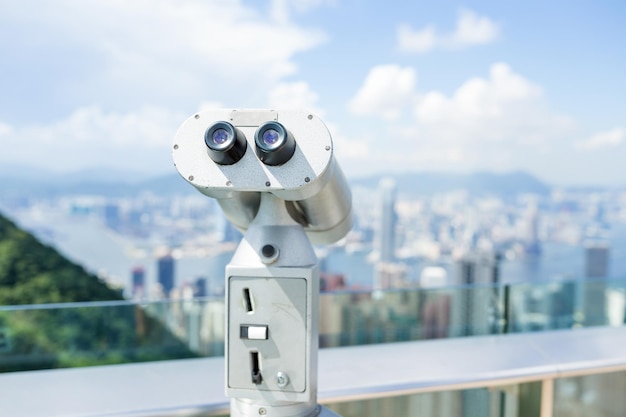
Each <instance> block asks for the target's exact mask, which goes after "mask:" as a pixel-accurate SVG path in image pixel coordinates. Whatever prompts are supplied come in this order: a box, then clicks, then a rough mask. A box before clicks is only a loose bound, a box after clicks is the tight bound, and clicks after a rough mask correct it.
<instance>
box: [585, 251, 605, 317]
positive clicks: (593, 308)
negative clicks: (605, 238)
mask: <svg viewBox="0 0 626 417" xmlns="http://www.w3.org/2000/svg"><path fill="white" fill-rule="evenodd" d="M608 276H609V245H608V244H606V243H601V242H593V243H588V244H587V245H585V277H586V278H596V279H590V280H587V281H586V282H585V285H584V287H583V288H584V289H583V291H584V297H583V298H584V306H585V307H584V318H585V321H584V323H585V325H586V326H602V325H605V324H607V312H606V305H607V301H606V298H607V293H606V282H605V280H603V279H598V278H607V277H608Z"/></svg>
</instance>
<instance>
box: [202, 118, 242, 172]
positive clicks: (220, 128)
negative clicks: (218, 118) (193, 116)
mask: <svg viewBox="0 0 626 417" xmlns="http://www.w3.org/2000/svg"><path fill="white" fill-rule="evenodd" d="M204 143H205V144H206V146H207V147H208V148H209V149H208V152H209V156H210V157H211V159H212V160H213V161H214V162H215V163H217V164H220V165H232V164H234V163H235V162H237V161H239V160H240V159H241V158H242V157H243V155H244V154H245V153H246V148H247V141H246V138H245V137H244V135H243V133H241V132H240V131H239V130H237V129H236V128H235V127H233V125H231V124H230V123H228V122H217V123H214V124H213V125H212V126H211V127H209V128H208V129H207V130H206V132H205V133H204Z"/></svg>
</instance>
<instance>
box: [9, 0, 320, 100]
mask: <svg viewBox="0 0 626 417" xmlns="http://www.w3.org/2000/svg"><path fill="white" fill-rule="evenodd" d="M3 4H4V3H3ZM3 22H6V23H7V25H3ZM8 23H10V25H9V24H8ZM2 26H5V27H9V28H11V27H21V28H26V27H28V28H31V27H32V28H37V30H36V31H33V32H32V34H31V33H29V35H27V36H25V37H24V38H20V45H21V46H22V47H23V48H24V49H26V50H28V51H29V53H31V52H34V53H33V54H32V56H33V57H35V58H36V57H38V56H41V57H42V58H41V59H42V62H41V64H40V65H41V66H42V67H45V62H43V60H45V59H46V58H45V57H46V56H49V52H48V51H54V52H55V55H57V56H58V59H59V60H60V62H65V60H67V59H69V60H70V61H71V62H72V66H71V67H69V70H72V68H74V67H76V68H81V69H80V73H79V74H78V75H79V76H77V77H71V78H70V77H68V79H65V78H62V79H61V81H60V80H59V79H58V77H57V79H55V80H54V81H55V82H57V83H62V84H59V88H61V89H64V90H65V91H68V92H70V94H67V95H66V96H67V97H73V96H78V97H84V95H87V94H88V95H89V96H90V101H88V102H94V101H96V100H98V101H99V102H102V98H103V97H105V96H107V97H110V98H109V100H111V101H112V102H113V101H116V102H117V103H118V105H121V103H123V102H124V101H126V102H129V101H131V100H130V99H132V100H133V101H134V102H133V103H132V105H135V106H136V105H141V104H143V103H145V102H154V101H155V99H158V100H159V103H160V105H166V103H167V102H170V104H171V102H172V101H174V100H181V98H182V97H187V98H188V97H189V96H190V95H194V94H195V96H194V98H193V100H194V101H200V100H201V99H202V98H204V99H207V98H209V99H211V100H221V101H224V98H231V99H232V100H233V101H235V102H237V103H241V102H242V101H243V98H246V99H248V100H250V97H256V96H261V95H265V93H266V91H267V88H270V87H271V86H272V85H274V84H275V83H277V82H280V80H281V79H282V78H283V77H285V76H288V75H293V74H295V73H296V72H297V70H298V69H297V65H296V62H295V60H294V56H295V55H296V54H298V53H301V52H303V51H307V50H310V49H311V48H314V47H316V46H317V45H320V44H321V43H323V42H325V41H326V40H327V36H326V35H325V34H324V33H323V32H322V31H320V30H316V29H307V28H304V27H301V26H298V25H296V24H294V23H293V22H291V21H290V20H289V18H288V17H286V18H285V19H283V20H281V21H277V20H275V19H273V18H272V17H271V15H269V14H268V13H264V12H259V11H257V10H256V9H254V8H252V7H250V6H247V5H245V4H244V3H242V2H239V1H191V0H187V1H183V2H180V1H176V0H150V1H148V0H136V1H131V2H128V1H123V0H94V1H90V2H81V1H75V0H59V1H57V2H54V4H52V3H47V2H42V1H36V0H24V1H23V2H19V3H12V4H11V5H10V6H8V5H7V6H6V7H5V6H3V5H0V36H10V35H9V34H8V33H6V32H5V33H3V30H2V29H1V28H2ZM24 32H26V30H25V29H24ZM15 54H16V57H19V56H20V55H19V53H18V52H16V53H15ZM55 59H56V58H55ZM42 76H47V75H46V74H45V73H42ZM182 100H184V99H182ZM78 102H81V103H84V102H85V101H84V100H80V99H79V100H78ZM107 104H110V103H107ZM183 104H184V105H188V103H187V102H184V103H183ZM233 104H234V103H229V105H233ZM255 104H256V105H259V104H261V105H264V104H265V103H255ZM128 108H130V107H128Z"/></svg>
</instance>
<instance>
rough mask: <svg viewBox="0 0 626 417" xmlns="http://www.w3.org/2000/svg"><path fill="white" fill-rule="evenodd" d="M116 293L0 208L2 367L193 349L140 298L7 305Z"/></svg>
mask: <svg viewBox="0 0 626 417" xmlns="http://www.w3.org/2000/svg"><path fill="white" fill-rule="evenodd" d="M114 300H118V301H119V300H122V297H121V295H120V294H119V292H118V291H116V290H114V289H112V288H110V287H109V286H107V285H106V284H105V283H104V282H102V281H100V280H99V279H98V278H97V277H96V276H94V275H92V274H89V273H87V272H86V271H85V270H84V269H83V268H82V267H80V266H78V265H76V264H74V263H72V262H70V261H68V260H67V259H66V258H64V257H63V256H62V255H60V254H59V253H58V252H57V251H56V250H55V249H54V248H51V247H49V246H46V245H43V244H42V243H40V242H39V241H38V240H37V239H36V238H35V237H34V236H32V235H31V234H29V233H27V232H25V231H23V230H21V229H19V228H18V227H17V226H16V225H15V224H14V223H12V222H11V221H9V220H8V219H6V218H5V217H4V216H2V215H0V372H7V371H19V370H29V369H47V368H59V367H74V366H87V365H99V364H112V363H124V362H139V361H149V360H162V359H175V358H185V357H193V356H194V354H193V353H192V352H191V351H190V350H189V349H188V348H187V347H186V345H185V344H184V343H182V342H181V341H179V340H178V339H177V338H176V337H175V336H174V335H172V334H171V332H169V331H168V330H167V329H166V328H165V327H164V326H163V325H162V324H161V323H160V322H159V321H158V320H156V319H155V318H153V317H152V316H151V315H150V313H149V312H148V311H147V310H145V309H144V308H142V307H140V306H135V305H127V304H121V305H114V306H106V307H102V306H100V307H99V306H80V307H71V308H52V309H50V308H46V309H37V308H30V309H27V310H20V309H15V308H12V307H7V306H16V305H22V304H41V303H68V302H84V301H114Z"/></svg>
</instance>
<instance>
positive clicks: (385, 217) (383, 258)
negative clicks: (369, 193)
mask: <svg viewBox="0 0 626 417" xmlns="http://www.w3.org/2000/svg"><path fill="white" fill-rule="evenodd" d="M378 189H379V193H380V205H379V210H380V211H379V215H380V218H379V219H378V230H377V232H378V236H377V246H378V248H377V249H378V252H379V254H380V257H379V260H380V262H393V261H394V260H395V253H396V222H397V215H396V183H395V181H394V180H393V179H391V178H385V179H383V180H381V181H380V184H379V187H378Z"/></svg>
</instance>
